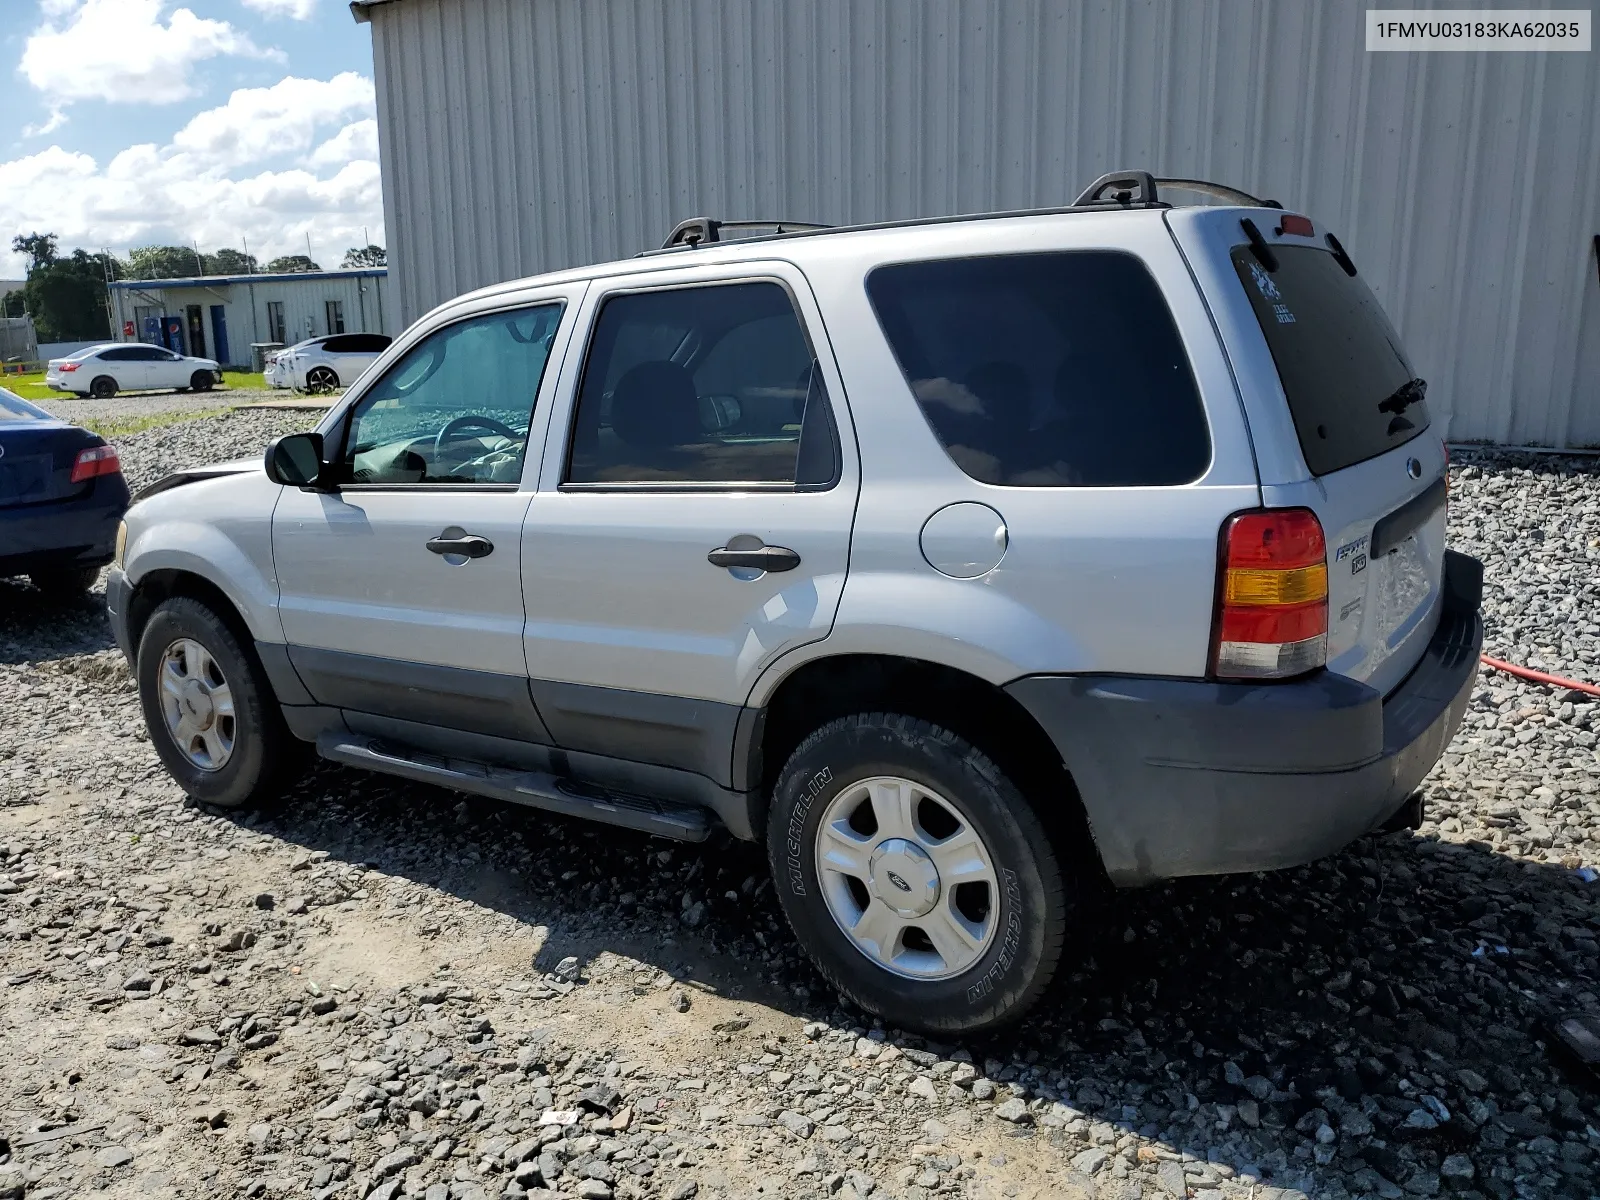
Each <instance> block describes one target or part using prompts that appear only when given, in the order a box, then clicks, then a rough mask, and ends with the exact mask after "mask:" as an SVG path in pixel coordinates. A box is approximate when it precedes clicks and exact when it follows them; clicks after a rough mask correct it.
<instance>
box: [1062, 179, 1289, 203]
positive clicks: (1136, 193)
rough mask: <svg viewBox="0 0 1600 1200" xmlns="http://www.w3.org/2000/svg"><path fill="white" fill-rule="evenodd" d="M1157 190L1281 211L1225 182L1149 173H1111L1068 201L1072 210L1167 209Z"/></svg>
mask: <svg viewBox="0 0 1600 1200" xmlns="http://www.w3.org/2000/svg"><path fill="white" fill-rule="evenodd" d="M1161 188H1176V189H1178V190H1179V191H1184V192H1198V193H1199V194H1201V195H1202V196H1211V197H1213V198H1215V199H1217V200H1222V201H1225V202H1226V203H1229V204H1246V205H1249V206H1250V207H1251V208H1282V207H1283V205H1281V204H1279V203H1278V202H1277V201H1276V200H1261V199H1258V198H1257V197H1255V196H1252V195H1251V194H1250V193H1249V192H1246V191H1241V190H1240V189H1239V188H1236V187H1229V186H1228V185H1227V184H1225V183H1211V182H1210V181H1208V180H1205V179H1157V178H1156V177H1155V176H1154V175H1152V174H1150V172H1149V171H1113V172H1111V174H1109V175H1102V176H1100V178H1099V179H1096V180H1095V181H1094V182H1093V183H1091V184H1090V185H1089V186H1088V187H1087V188H1085V189H1084V191H1083V192H1082V194H1080V195H1079V196H1078V198H1077V199H1076V200H1074V201H1073V202H1072V204H1073V207H1074V208H1083V207H1093V206H1095V205H1111V204H1114V205H1117V206H1118V207H1120V208H1168V207H1170V205H1168V204H1167V203H1166V202H1164V201H1163V200H1161V198H1160V189H1161Z"/></svg>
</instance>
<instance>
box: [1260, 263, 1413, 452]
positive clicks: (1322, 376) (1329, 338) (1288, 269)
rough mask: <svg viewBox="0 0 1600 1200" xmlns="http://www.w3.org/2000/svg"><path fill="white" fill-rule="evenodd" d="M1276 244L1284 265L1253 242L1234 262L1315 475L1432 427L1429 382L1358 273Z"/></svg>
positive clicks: (1401, 443)
mask: <svg viewBox="0 0 1600 1200" xmlns="http://www.w3.org/2000/svg"><path fill="white" fill-rule="evenodd" d="M1273 252H1274V253H1275V254H1276V255H1277V259H1278V268H1277V270H1275V271H1268V270H1267V268H1266V267H1265V266H1263V265H1262V264H1261V263H1260V262H1259V261H1258V260H1257V259H1256V257H1255V255H1254V254H1253V253H1252V252H1251V250H1250V247H1249V246H1236V247H1234V249H1233V253H1232V258H1233V268H1234V270H1235V271H1236V272H1237V273H1238V275H1239V282H1240V283H1241V284H1242V285H1243V286H1244V291H1245V295H1246V296H1248V297H1249V298H1250V307H1251V308H1252V309H1253V310H1254V311H1255V314H1256V320H1257V321H1258V322H1259V323H1260V325H1261V332H1262V333H1263V334H1265V335H1266V339H1267V345H1268V347H1270V348H1271V350H1272V361H1273V362H1274V363H1276V364H1277V367H1278V378H1279V379H1281V380H1282V381H1283V393H1284V395H1285V396H1286V397H1287V398H1288V401H1289V411H1290V413H1291V414H1292V415H1293V417H1294V427H1295V431H1296V433H1297V434H1298V435H1299V438H1300V450H1301V453H1302V454H1304V456H1305V460H1306V466H1307V467H1308V468H1310V470H1311V473H1312V474H1313V475H1327V474H1330V473H1331V472H1334V471H1341V470H1343V469H1344V468H1345V467H1349V466H1354V465H1355V464H1356V463H1358V462H1364V461H1365V460H1367V459H1369V458H1376V457H1377V456H1378V455H1380V454H1383V453H1385V452H1386V451H1389V450H1392V449H1394V448H1395V447H1396V446H1402V445H1404V444H1405V443H1406V442H1409V441H1410V440H1411V439H1412V438H1414V437H1416V436H1417V435H1418V434H1419V433H1421V432H1422V431H1423V430H1424V429H1426V428H1427V427H1428V423H1429V421H1430V419H1431V418H1430V415H1429V413H1428V405H1427V402H1426V401H1425V400H1424V399H1423V393H1424V391H1425V390H1426V385H1424V384H1422V382H1421V381H1420V380H1418V379H1417V378H1416V373H1415V371H1413V370H1412V368H1411V364H1410V362H1409V361H1408V360H1407V358H1406V354H1405V350H1404V349H1403V348H1402V347H1401V345H1400V335H1399V334H1397V333H1396V332H1395V330H1394V326H1393V325H1391V324H1390V323H1389V318H1388V317H1387V316H1386V315H1385V314H1384V311H1383V308H1382V306H1381V305H1379V303H1378V300H1377V297H1376V296H1374V295H1373V294H1372V290H1371V289H1370V288H1368V287H1367V285H1366V284H1365V283H1364V282H1362V280H1361V277H1360V276H1358V275H1347V274H1346V273H1345V271H1344V269H1343V268H1342V267H1341V266H1340V265H1339V263H1338V260H1337V259H1335V258H1334V256H1333V255H1332V254H1330V253H1329V252H1328V251H1326V250H1321V249H1318V248H1317V247H1315V246H1284V245H1277V246H1274V247H1273Z"/></svg>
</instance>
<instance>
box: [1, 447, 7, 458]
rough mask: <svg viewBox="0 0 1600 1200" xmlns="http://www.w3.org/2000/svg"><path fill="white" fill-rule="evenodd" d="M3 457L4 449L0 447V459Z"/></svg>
mask: <svg viewBox="0 0 1600 1200" xmlns="http://www.w3.org/2000/svg"><path fill="white" fill-rule="evenodd" d="M5 456H6V448H5V447H4V446H0V458H4V457H5Z"/></svg>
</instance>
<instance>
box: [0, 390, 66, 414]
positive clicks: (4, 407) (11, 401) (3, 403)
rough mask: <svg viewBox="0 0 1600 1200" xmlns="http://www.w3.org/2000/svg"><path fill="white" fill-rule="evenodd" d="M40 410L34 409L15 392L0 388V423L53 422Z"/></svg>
mask: <svg viewBox="0 0 1600 1200" xmlns="http://www.w3.org/2000/svg"><path fill="white" fill-rule="evenodd" d="M54 419H55V418H54V417H52V416H51V415H50V414H49V413H47V412H45V410H44V409H42V408H35V407H34V406H33V405H31V404H29V403H28V402H27V401H26V400H24V399H23V398H22V397H21V396H19V395H17V394H16V393H15V392H8V391H6V389H5V388H0V421H6V422H9V421H53V420H54Z"/></svg>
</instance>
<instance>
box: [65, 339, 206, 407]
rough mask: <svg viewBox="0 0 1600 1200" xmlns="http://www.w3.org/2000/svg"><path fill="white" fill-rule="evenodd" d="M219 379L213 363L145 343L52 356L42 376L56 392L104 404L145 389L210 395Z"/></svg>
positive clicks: (109, 343) (129, 343)
mask: <svg viewBox="0 0 1600 1200" xmlns="http://www.w3.org/2000/svg"><path fill="white" fill-rule="evenodd" d="M221 380H222V368H221V367H220V366H219V365H218V364H217V361H216V360H215V359H212V358H193V357H190V356H189V355H185V354H174V353H173V352H172V351H171V350H166V349H163V348H162V347H160V346H150V345H146V344H145V343H143V342H107V343H105V344H103V345H99V346H90V347H89V348H88V349H86V350H79V351H78V352H77V353H76V354H69V355H68V356H67V357H66V358H52V359H51V360H50V364H49V366H48V367H47V368H46V370H45V376H44V381H45V385H46V386H47V387H52V388H54V389H55V390H56V391H58V392H72V393H73V394H75V395H79V396H95V397H97V398H99V399H102V400H103V399H106V398H107V397H110V396H115V395H116V394H117V393H118V392H137V391H143V390H157V389H159V390H161V391H169V390H177V391H184V390H186V389H193V390H194V391H197V392H206V391H210V390H211V388H212V387H214V386H215V385H216V384H217V383H219V382H221Z"/></svg>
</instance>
